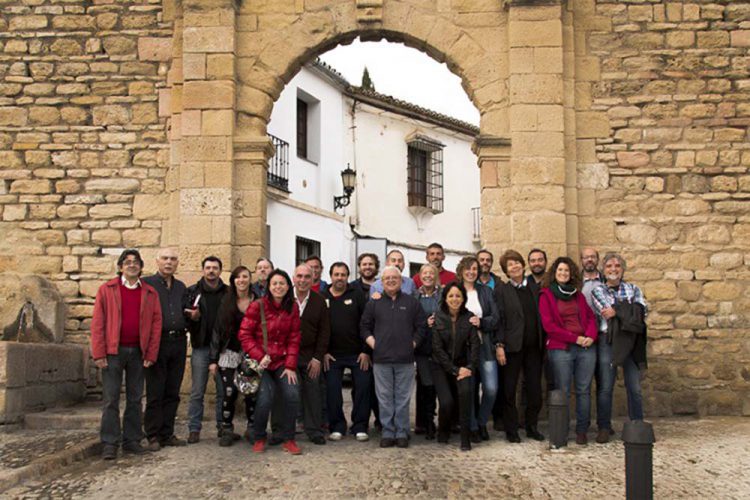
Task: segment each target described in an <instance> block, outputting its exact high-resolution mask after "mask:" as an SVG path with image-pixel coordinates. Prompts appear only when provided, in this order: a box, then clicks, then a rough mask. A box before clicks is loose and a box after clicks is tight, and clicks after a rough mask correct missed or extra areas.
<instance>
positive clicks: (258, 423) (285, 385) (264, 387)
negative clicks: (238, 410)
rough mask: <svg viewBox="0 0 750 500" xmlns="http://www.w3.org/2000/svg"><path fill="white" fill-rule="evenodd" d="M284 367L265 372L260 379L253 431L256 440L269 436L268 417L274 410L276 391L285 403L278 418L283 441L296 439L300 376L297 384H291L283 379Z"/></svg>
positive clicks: (286, 379)
mask: <svg viewBox="0 0 750 500" xmlns="http://www.w3.org/2000/svg"><path fill="white" fill-rule="evenodd" d="M283 373H284V367H283V366H281V367H279V368H277V369H276V370H265V371H263V376H262V377H261V379H260V389H259V390H258V401H257V402H256V403H255V421H254V422H253V430H254V434H255V439H256V440H258V439H265V438H266V436H268V431H267V430H266V428H267V427H268V416H269V415H270V414H271V408H273V402H274V396H275V395H276V391H277V390H278V391H280V392H281V401H282V403H283V406H282V412H281V415H280V416H278V417H276V418H278V419H279V423H280V425H281V429H280V434H281V436H280V437H281V439H283V440H284V441H289V440H292V439H294V422H295V420H296V419H297V410H298V409H299V402H300V394H299V386H298V384H299V376H298V377H297V384H295V385H292V384H290V383H289V379H288V378H287V377H282V376H281V375H282V374H283Z"/></svg>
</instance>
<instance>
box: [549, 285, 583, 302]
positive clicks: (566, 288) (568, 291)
mask: <svg viewBox="0 0 750 500" xmlns="http://www.w3.org/2000/svg"><path fill="white" fill-rule="evenodd" d="M549 289H550V290H552V293H553V294H555V297H557V298H558V299H559V300H572V299H574V298H575V296H576V292H577V291H578V290H576V287H574V286H573V285H570V284H567V283H566V284H564V285H561V284H560V283H558V282H557V281H553V282H552V283H551V284H550V286H549Z"/></svg>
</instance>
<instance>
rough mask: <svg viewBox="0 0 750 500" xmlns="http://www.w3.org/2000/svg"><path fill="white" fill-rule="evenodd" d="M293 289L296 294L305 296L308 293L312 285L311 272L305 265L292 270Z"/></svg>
mask: <svg viewBox="0 0 750 500" xmlns="http://www.w3.org/2000/svg"><path fill="white" fill-rule="evenodd" d="M293 280H294V288H295V290H297V293H300V294H302V295H305V294H306V293H307V292H309V291H310V287H312V283H313V272H312V269H310V266H308V265H307V264H300V265H299V266H297V267H295V268H294V277H293Z"/></svg>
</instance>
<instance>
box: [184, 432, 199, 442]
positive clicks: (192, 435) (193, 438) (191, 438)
mask: <svg viewBox="0 0 750 500" xmlns="http://www.w3.org/2000/svg"><path fill="white" fill-rule="evenodd" d="M200 440H201V433H200V432H192V431H191V432H190V434H189V435H188V440H187V442H188V444H195V443H197V442H198V441H200Z"/></svg>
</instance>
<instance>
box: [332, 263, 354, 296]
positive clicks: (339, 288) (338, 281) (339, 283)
mask: <svg viewBox="0 0 750 500" xmlns="http://www.w3.org/2000/svg"><path fill="white" fill-rule="evenodd" d="M328 274H329V275H330V276H331V288H333V289H334V290H335V291H336V293H344V291H345V290H346V287H347V284H348V282H349V266H348V265H346V262H334V263H333V264H331V267H330V268H329V269H328Z"/></svg>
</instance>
